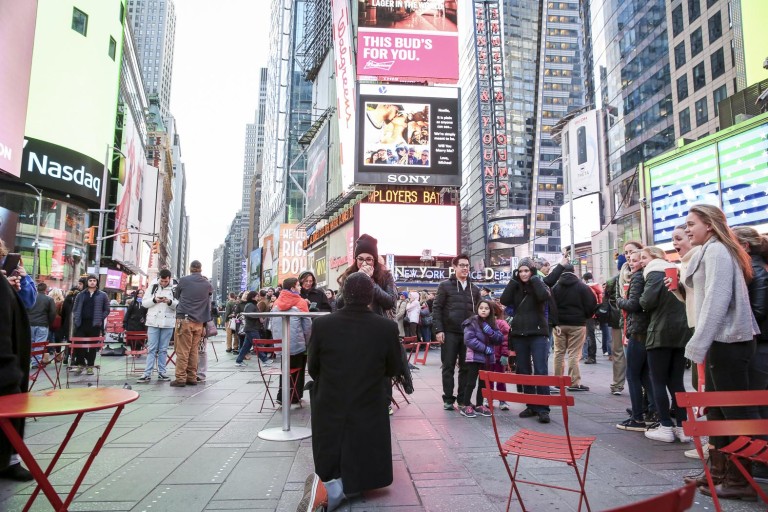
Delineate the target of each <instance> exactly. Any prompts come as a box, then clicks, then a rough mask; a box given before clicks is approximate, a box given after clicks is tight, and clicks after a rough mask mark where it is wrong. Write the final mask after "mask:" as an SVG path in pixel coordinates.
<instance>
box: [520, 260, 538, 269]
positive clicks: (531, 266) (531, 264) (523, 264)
mask: <svg viewBox="0 0 768 512" xmlns="http://www.w3.org/2000/svg"><path fill="white" fill-rule="evenodd" d="M520 267H528V268H529V269H530V270H531V271H535V270H536V263H534V261H533V258H528V257H525V258H522V259H521V260H520V263H518V264H517V268H518V269H519V268H520Z"/></svg>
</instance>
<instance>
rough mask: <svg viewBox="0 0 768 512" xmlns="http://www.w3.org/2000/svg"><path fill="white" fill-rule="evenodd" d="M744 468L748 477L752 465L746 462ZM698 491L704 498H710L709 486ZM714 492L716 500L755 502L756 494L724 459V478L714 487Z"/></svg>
mask: <svg viewBox="0 0 768 512" xmlns="http://www.w3.org/2000/svg"><path fill="white" fill-rule="evenodd" d="M744 468H745V469H746V470H747V472H748V473H749V474H750V475H751V474H752V465H751V464H750V463H749V461H746V464H744ZM699 491H701V494H703V495H705V496H712V493H711V492H710V491H709V486H706V485H705V486H703V487H699ZM715 492H716V493H717V497H718V498H720V499H724V500H744V501H757V492H755V490H754V489H753V488H752V486H751V485H749V482H748V481H747V479H746V478H744V475H742V474H741V471H739V469H738V468H737V467H736V464H734V463H733V462H731V461H730V459H726V467H725V478H724V479H723V481H722V482H721V483H719V484H717V485H715Z"/></svg>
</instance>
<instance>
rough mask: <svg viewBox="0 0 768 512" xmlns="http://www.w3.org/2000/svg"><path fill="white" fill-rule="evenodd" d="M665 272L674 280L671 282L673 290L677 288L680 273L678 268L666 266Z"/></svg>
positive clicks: (670, 285) (670, 287) (670, 286)
mask: <svg viewBox="0 0 768 512" xmlns="http://www.w3.org/2000/svg"><path fill="white" fill-rule="evenodd" d="M664 274H665V275H666V276H667V277H668V278H670V279H671V280H672V282H671V283H670V284H669V289H670V290H671V291H675V290H677V281H678V275H677V268H675V267H672V268H665V269H664Z"/></svg>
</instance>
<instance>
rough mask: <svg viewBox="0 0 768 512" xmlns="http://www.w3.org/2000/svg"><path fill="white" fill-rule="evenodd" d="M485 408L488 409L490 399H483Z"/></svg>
mask: <svg viewBox="0 0 768 512" xmlns="http://www.w3.org/2000/svg"><path fill="white" fill-rule="evenodd" d="M483 406H485V407H488V399H487V398H483Z"/></svg>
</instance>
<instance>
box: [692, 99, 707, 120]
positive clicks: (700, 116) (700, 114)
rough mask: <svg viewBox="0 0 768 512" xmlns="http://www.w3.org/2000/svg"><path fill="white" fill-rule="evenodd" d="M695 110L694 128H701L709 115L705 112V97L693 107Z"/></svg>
mask: <svg viewBox="0 0 768 512" xmlns="http://www.w3.org/2000/svg"><path fill="white" fill-rule="evenodd" d="M694 107H695V108H696V126H701V125H703V124H704V123H706V122H707V121H709V113H708V112H707V97H706V96H705V97H703V98H701V99H700V100H699V101H697V102H696V104H695V105H694Z"/></svg>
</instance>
